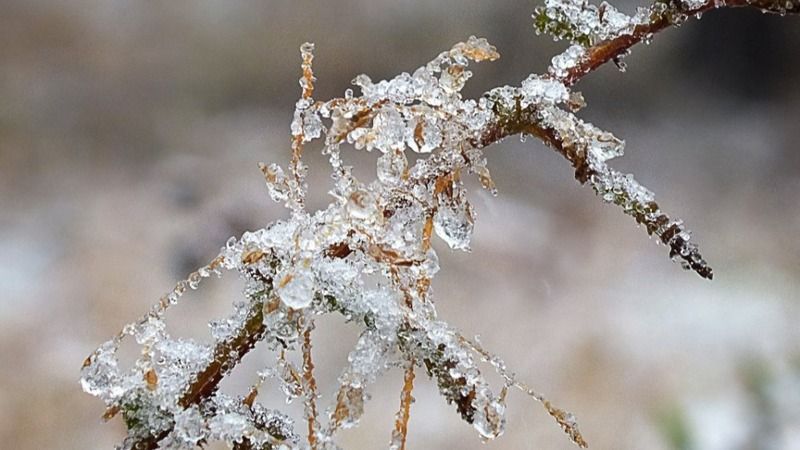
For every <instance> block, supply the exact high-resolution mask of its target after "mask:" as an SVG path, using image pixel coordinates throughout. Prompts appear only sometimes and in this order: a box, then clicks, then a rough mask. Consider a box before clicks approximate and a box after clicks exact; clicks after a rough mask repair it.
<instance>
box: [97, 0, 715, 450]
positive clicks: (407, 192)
mask: <svg viewBox="0 0 800 450" xmlns="http://www.w3.org/2000/svg"><path fill="white" fill-rule="evenodd" d="M682 4H683V5H684V7H686V8H694V7H698V5H699V3H698V2H693V1H686V0H684V1H683V2H682ZM663 7H664V6H663V5H662V8H663ZM654 8H656V6H653V7H651V8H640V9H639V10H638V11H637V14H636V15H635V16H634V17H632V18H631V17H628V16H626V15H624V14H622V13H620V12H619V11H617V10H616V9H614V8H613V7H612V6H611V5H609V4H607V3H605V2H603V3H601V4H600V5H599V6H594V5H592V4H590V3H588V2H586V1H580V0H546V1H545V6H544V7H543V8H540V9H537V12H536V14H535V15H534V17H535V20H536V27H537V30H539V31H542V32H549V33H551V34H554V36H555V37H557V38H561V39H568V40H569V41H570V42H572V45H571V46H569V47H568V48H567V49H566V50H565V51H564V52H563V53H561V54H559V55H557V56H556V57H554V58H553V59H552V63H551V66H550V68H549V69H548V73H547V74H541V75H538V74H531V75H530V76H528V77H527V78H525V79H524V80H523V81H522V82H521V83H520V85H519V86H501V87H497V88H494V89H492V90H491V91H489V92H487V93H486V94H485V95H484V96H482V97H480V98H478V99H463V98H462V94H461V90H462V88H463V87H464V85H465V83H466V82H467V81H468V80H469V79H470V77H471V76H472V73H471V72H470V70H468V67H469V64H470V63H472V62H481V61H493V60H495V59H497V58H498V57H499V54H498V53H497V51H496V50H495V48H494V47H493V46H491V45H490V44H489V43H488V42H487V41H486V40H485V39H482V38H476V37H474V36H472V37H470V38H469V39H468V40H467V41H466V42H462V43H458V44H456V45H455V46H453V47H452V48H451V49H450V50H448V51H445V52H442V53H440V54H439V55H438V56H436V57H435V58H434V59H433V60H432V61H430V62H429V63H427V64H426V65H424V66H422V67H420V68H418V69H416V70H415V71H413V72H410V73H407V72H404V73H401V74H400V75H398V76H396V77H394V78H392V79H389V80H380V81H377V82H374V81H373V80H372V79H371V78H370V77H369V76H367V75H359V76H357V77H355V78H354V79H353V85H355V86H356V87H357V88H358V91H360V95H356V93H354V92H353V90H351V89H348V90H347V91H345V93H344V96H343V97H342V98H336V99H332V100H329V101H315V100H314V99H313V98H312V95H313V91H314V81H315V80H316V79H315V77H314V75H313V72H312V67H311V65H312V61H313V50H314V46H313V45H312V44H304V45H303V47H302V48H301V56H302V59H303V62H302V66H301V67H302V72H303V75H302V77H301V78H300V87H301V89H302V95H301V99H300V100H299V101H298V102H297V104H296V109H295V113H294V116H293V120H292V122H291V128H290V130H291V134H292V144H291V145H292V147H291V148H292V158H291V161H290V165H288V166H286V167H287V169H286V170H284V169H283V168H281V166H279V165H277V164H274V163H272V164H261V165H260V168H261V171H262V173H263V175H264V178H265V180H266V183H267V189H268V193H269V196H270V197H271V198H272V199H273V200H274V201H276V202H279V203H281V204H283V205H284V206H286V207H287V208H289V209H290V210H291V213H290V217H289V218H287V219H285V220H277V221H275V222H272V223H270V224H268V225H267V226H266V227H264V228H262V229H258V230H255V231H249V232H246V233H244V234H242V236H241V237H239V238H235V237H232V238H230V239H229V240H228V242H227V243H226V244H225V246H224V247H223V248H222V249H221V251H220V254H219V256H217V257H216V258H215V259H214V260H212V261H211V262H210V263H209V264H208V265H207V266H204V267H202V268H200V269H198V270H197V271H196V272H194V273H192V274H190V275H189V277H188V278H187V279H186V280H182V281H180V282H179V283H178V284H177V285H176V286H175V288H174V289H173V290H172V291H170V292H169V293H167V294H166V295H165V296H164V297H163V298H161V299H160V300H159V302H158V303H157V304H156V305H154V306H153V307H152V308H151V310H150V311H148V312H147V313H146V314H145V315H144V316H143V317H142V318H141V319H139V320H137V321H135V322H133V323H131V324H129V325H127V326H125V327H124V328H123V330H122V331H121V332H120V333H119V334H118V335H117V336H116V337H114V338H113V339H111V340H109V341H108V342H106V343H104V344H103V345H101V346H100V347H99V348H98V349H97V350H95V352H93V353H92V354H91V355H90V356H89V357H88V358H87V359H86V361H85V362H84V366H83V368H82V369H81V386H82V387H83V389H84V391H86V392H87V393H89V394H91V395H94V396H97V397H99V398H100V399H101V400H103V401H104V402H105V404H106V405H107V407H108V409H107V411H106V414H105V416H104V417H106V418H111V417H113V416H115V415H118V414H119V415H121V416H122V417H123V419H124V420H125V422H126V425H127V427H128V436H127V438H126V439H125V441H124V442H123V444H122V446H121V447H120V448H125V449H128V448H130V449H133V448H175V449H184V448H187V449H188V448H195V447H197V446H203V445H205V444H207V443H210V442H213V441H221V442H225V443H227V444H228V445H229V446H231V447H234V446H236V447H237V448H272V449H295V448H308V447H311V448H314V449H317V448H319V449H322V448H324V449H328V448H330V449H333V448H337V447H336V444H335V438H336V433H337V431H338V430H339V429H342V428H349V427H353V426H356V425H357V424H358V422H359V420H360V418H361V416H362V414H363V413H364V404H365V403H366V402H367V401H368V400H369V398H370V394H369V392H368V390H369V388H370V386H371V385H372V384H373V383H374V382H375V380H376V379H377V378H378V377H379V376H381V375H382V374H383V373H385V372H386V371H388V370H391V369H393V368H397V367H412V368H416V369H417V370H419V369H420V368H422V367H424V369H425V370H424V372H425V373H427V374H428V375H429V376H430V377H431V378H432V379H433V380H434V381H435V382H436V383H437V386H438V387H439V391H440V393H441V395H442V396H443V397H444V399H445V400H446V401H447V402H448V403H449V404H452V405H453V406H454V408H455V409H456V412H457V413H458V414H459V415H460V417H461V418H462V419H463V420H465V421H466V422H468V423H470V424H471V425H472V427H473V428H474V429H475V430H476V431H477V433H478V435H479V436H480V437H481V438H482V439H485V440H488V439H494V438H496V437H498V436H500V435H501V434H502V433H503V430H504V425H505V409H506V404H505V399H506V394H507V391H508V389H509V388H516V389H519V390H522V391H523V392H525V393H526V394H528V395H530V396H531V397H533V398H534V399H535V400H536V401H538V402H540V403H542V404H543V405H544V406H545V408H546V409H547V411H548V413H549V414H550V415H551V416H553V417H554V418H555V419H556V421H557V422H558V423H559V425H561V427H562V428H563V429H564V430H565V431H566V432H567V433H568V434H569V436H570V437H571V438H572V440H573V441H574V442H575V443H576V444H578V445H580V446H585V442H584V441H583V438H582V437H581V436H580V433H579V432H578V430H577V426H576V425H575V423H574V418H573V417H572V416H571V415H569V414H568V413H566V412H564V411H561V410H559V409H556V408H554V407H552V406H551V405H550V403H549V402H548V401H547V400H546V399H544V397H542V396H541V395H539V394H536V393H535V392H534V391H533V390H531V389H530V388H528V387H527V386H526V385H524V384H522V383H521V382H519V381H517V380H516V379H515V378H514V376H513V374H511V373H510V372H508V370H507V369H506V366H505V364H504V363H502V361H501V360H500V359H499V358H498V357H496V356H495V355H493V354H491V353H489V352H487V351H485V350H483V349H482V348H480V347H479V346H478V345H477V344H474V343H471V341H469V340H468V339H466V338H464V337H463V336H462V335H461V334H459V332H458V331H457V330H455V329H453V328H451V327H450V326H449V325H447V324H446V323H445V322H443V321H441V320H439V319H438V317H437V313H436V308H435V303H434V297H433V291H432V289H431V284H432V281H433V278H434V277H435V275H436V274H437V272H438V271H439V258H438V255H437V253H436V251H435V250H434V242H435V241H437V240H441V241H442V242H443V243H444V244H446V245H447V247H449V249H452V250H462V251H469V249H470V243H471V240H472V234H473V228H474V221H475V212H474V210H473V207H472V206H471V204H470V202H469V200H468V193H467V191H466V188H465V184H464V182H463V181H462V178H464V177H467V176H472V175H474V176H476V177H477V179H478V181H479V183H480V185H481V186H482V187H484V188H486V189H488V190H489V191H490V192H492V193H493V194H495V193H496V192H497V189H496V186H495V183H494V181H493V180H492V177H491V175H490V173H489V169H488V166H487V160H486V158H485V156H484V154H483V151H482V148H483V147H485V146H486V145H489V144H491V143H493V142H496V141H497V140H500V139H502V138H503V137H505V136H507V135H511V134H517V133H525V134H535V135H537V136H540V137H544V139H545V141H546V142H547V143H548V144H550V145H551V146H552V147H554V148H555V149H556V150H557V151H559V152H560V153H562V154H563V155H564V156H565V157H566V158H567V159H568V160H569V161H570V163H571V164H572V165H573V166H574V167H575V170H576V177H577V178H578V179H579V180H580V181H581V182H583V183H588V184H589V185H590V186H591V187H592V188H593V189H594V190H595V191H596V192H597V194H598V195H599V196H600V197H601V198H603V199H604V200H605V201H607V202H610V203H614V204H616V205H618V206H620V207H621V208H622V209H623V211H624V212H625V213H626V214H629V215H631V216H633V217H634V218H635V219H636V221H637V222H638V223H640V224H642V225H644V226H645V227H646V229H647V231H648V233H649V234H651V235H654V236H657V237H658V238H659V239H660V241H661V242H663V243H664V244H666V245H668V246H669V247H670V254H671V256H672V257H673V258H674V259H676V260H679V261H680V262H681V263H682V264H683V265H684V266H685V267H687V268H690V269H693V270H695V271H696V272H698V273H699V274H701V275H703V276H706V277H709V278H710V276H711V269H710V268H708V266H707V265H706V264H705V261H703V260H702V258H701V257H700V255H699V253H698V252H697V248H696V247H695V246H694V244H691V243H689V242H688V241H689V231H688V230H686V229H685V227H684V226H683V223H682V222H680V221H677V220H672V219H670V218H669V217H667V216H666V215H665V214H664V213H663V212H661V210H660V209H659V208H658V205H657V204H656V203H655V200H654V198H653V194H652V193H651V192H650V191H648V190H647V189H646V188H644V187H643V186H641V185H640V184H638V183H637V182H636V181H635V180H634V179H633V178H632V177H631V176H629V175H624V174H621V173H619V172H616V171H615V170H613V169H612V168H610V167H609V166H608V165H607V164H606V162H607V161H608V160H610V159H612V158H614V157H618V156H621V155H622V153H623V148H624V141H622V140H621V139H618V138H616V137H615V136H614V135H612V134H611V133H609V132H606V131H603V130H601V129H599V128H597V127H595V126H594V125H592V124H590V123H587V122H584V121H582V120H581V119H579V118H578V117H577V116H575V115H574V114H573V113H572V112H574V111H576V110H578V109H580V107H582V106H583V103H584V101H583V97H582V96H581V95H580V93H579V92H571V91H570V89H569V87H568V85H569V84H571V80H568V79H567V77H568V75H569V74H570V71H571V70H573V69H574V68H576V67H578V66H579V65H580V64H582V63H583V62H584V61H585V58H587V46H588V45H591V43H593V42H596V41H598V40H603V39H609V38H612V37H615V36H623V35H626V34H628V33H631V32H632V30H633V27H635V26H637V25H639V24H644V23H647V22H648V21H649V20H650V19H651V16H652V15H653V14H661V13H663V10H658V11H656V10H655V9H654ZM563 107H566V108H567V109H568V110H569V111H572V112H569V111H567V110H565V109H562V108H563ZM317 139H320V140H322V142H323V154H325V155H327V156H328V159H329V162H330V164H331V170H332V175H331V178H332V181H333V186H332V187H331V190H330V195H331V197H332V198H333V200H332V201H331V203H330V204H329V205H328V206H327V207H326V208H323V209H320V210H317V211H307V210H306V209H305V204H304V201H303V199H304V197H305V194H306V189H307V186H306V184H305V182H304V178H305V172H306V167H305V166H304V165H303V163H302V162H301V158H302V154H303V144H304V143H306V142H310V141H313V140H317ZM348 145H350V146H352V147H354V148H355V149H358V150H361V149H364V150H367V151H371V150H378V151H377V152H374V153H373V154H371V155H367V154H363V152H362V153H361V155H360V156H359V157H362V158H370V157H374V158H375V160H376V162H375V164H376V165H375V172H374V175H375V178H374V180H359V179H357V178H356V177H355V176H354V175H353V170H352V167H351V166H349V165H347V164H346V161H345V158H344V155H345V154H344V153H343V152H342V148H343V147H346V146H348ZM408 149H410V150H411V151H412V152H414V153H415V154H416V155H414V158H409V157H408V156H407V155H406V151H407V150H408ZM410 161H413V164H412V163H411V162H410ZM222 269H225V270H227V271H233V272H237V273H238V274H239V275H240V276H241V277H242V278H243V279H244V290H243V297H244V299H243V300H237V301H235V302H234V304H233V312H232V313H231V314H229V315H228V316H226V317H222V318H218V319H213V320H211V321H210V322H209V331H210V340H211V342H210V344H202V343H199V342H196V341H193V340H190V339H182V338H173V337H172V336H170V334H169V333H168V332H167V328H166V323H165V321H164V313H165V311H166V310H167V309H168V308H170V307H171V306H173V305H174V304H176V303H177V302H178V301H179V299H180V297H181V296H182V295H183V294H184V293H185V292H186V291H187V290H190V289H196V288H198V287H199V283H200V282H201V281H202V279H204V278H207V277H210V276H211V275H212V274H217V275H219V274H221V270H222ZM326 314H337V315H340V316H341V317H343V318H344V320H346V321H348V322H350V323H352V324H355V325H356V326H358V327H360V337H359V339H358V342H357V343H356V344H355V346H354V348H353V349H352V350H351V351H350V353H349V356H348V358H347V363H346V365H345V367H344V368H343V370H342V371H341V375H340V376H339V380H338V382H339V388H338V392H337V393H336V395H335V396H334V398H333V399H332V404H330V405H328V407H327V408H322V407H319V408H318V407H317V402H318V401H322V400H323V399H322V398H320V397H319V396H318V395H317V393H316V390H315V389H316V388H315V383H316V382H315V380H314V378H313V370H312V369H313V363H312V361H311V342H312V341H311V331H312V330H313V328H314V321H315V320H317V319H319V318H320V317H322V316H323V315H326ZM129 338H133V340H135V342H136V343H137V344H138V345H139V346H140V347H141V353H140V354H141V356H140V357H139V358H138V359H137V360H136V362H135V363H133V364H132V366H131V367H122V366H121V365H120V362H119V359H118V356H117V353H118V350H119V347H120V345H121V343H122V341H123V340H125V339H129ZM257 345H260V346H261V347H263V348H264V349H265V350H266V351H268V352H269V351H271V352H274V354H275V362H274V364H271V365H268V366H267V367H265V368H263V370H260V371H259V372H258V377H257V380H256V381H255V383H254V384H253V385H252V387H251V390H250V391H249V392H248V393H247V394H246V395H243V396H230V395H227V394H224V393H222V392H220V390H219V383H220V381H221V380H222V379H223V378H224V377H225V376H226V375H227V374H228V373H229V372H230V371H231V370H232V369H233V368H234V367H235V366H236V364H238V362H239V361H240V360H241V358H242V357H243V356H244V355H245V354H246V353H247V352H249V351H251V350H253V349H254V348H255V347H256V346H257ZM293 352H300V353H302V355H301V359H302V361H303V362H302V364H296V363H295V362H293V361H294V360H293V359H292V358H290V355H291V354H292V353H293ZM476 357H477V358H476ZM478 359H479V360H480V361H478ZM479 362H484V363H488V364H489V365H490V366H491V367H492V368H493V369H494V370H495V371H497V372H498V373H499V374H500V375H501V377H502V378H503V380H504V383H505V384H504V385H503V386H502V387H501V388H500V390H499V391H496V390H493V388H492V386H490V384H489V383H488V382H487V381H486V379H485V378H484V376H483V374H482V372H481V367H480V365H479ZM268 379H275V380H277V384H278V385H279V386H280V388H281V390H282V391H283V393H284V394H285V398H286V401H287V402H288V401H291V400H293V399H295V398H298V397H302V398H303V406H304V411H305V414H306V420H307V422H308V424H309V425H308V426H309V429H312V430H313V432H312V433H311V434H310V435H309V438H308V445H306V444H302V443H301V442H300V438H299V437H298V435H297V434H295V432H294V423H293V421H292V420H291V419H290V418H289V417H288V416H286V415H284V414H282V413H280V412H279V411H274V410H270V409H267V408H266V407H265V406H264V405H263V404H262V403H260V402H259V399H258V394H259V388H260V387H261V385H262V384H263V383H265V382H266V381H267V380H268ZM411 380H412V381H413V377H411ZM406 381H408V379H407V380H406ZM412 387H413V386H412ZM407 388H408V389H410V388H411V387H409V386H405V387H404V392H405V389H407ZM408 393H409V396H408V397H407V398H412V397H410V390H409V391H408ZM406 406H407V407H410V405H406ZM401 412H402V411H401ZM397 417H398V424H397V425H396V429H395V430H394V432H393V433H392V443H391V444H390V446H391V447H393V448H395V447H396V448H402V447H403V445H404V442H405V431H404V428H403V423H402V422H403V419H402V417H403V414H398V415H397ZM406 420H407V419H406Z"/></svg>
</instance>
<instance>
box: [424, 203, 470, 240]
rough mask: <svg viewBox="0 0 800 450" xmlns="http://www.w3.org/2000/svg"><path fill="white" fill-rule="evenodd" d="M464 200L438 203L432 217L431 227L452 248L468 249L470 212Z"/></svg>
mask: <svg viewBox="0 0 800 450" xmlns="http://www.w3.org/2000/svg"><path fill="white" fill-rule="evenodd" d="M470 209H471V208H470V207H469V206H468V204H466V202H464V203H462V204H453V205H440V206H439V208H438V209H437V210H436V214H435V215H434V218H433V228H434V230H435V231H436V234H437V235H438V236H439V237H440V238H442V240H444V241H445V242H447V245H449V246H450V248H452V249H456V250H465V251H469V249H470V248H469V244H470V240H471V239H472V229H473V222H472V214H471V211H470Z"/></svg>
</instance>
